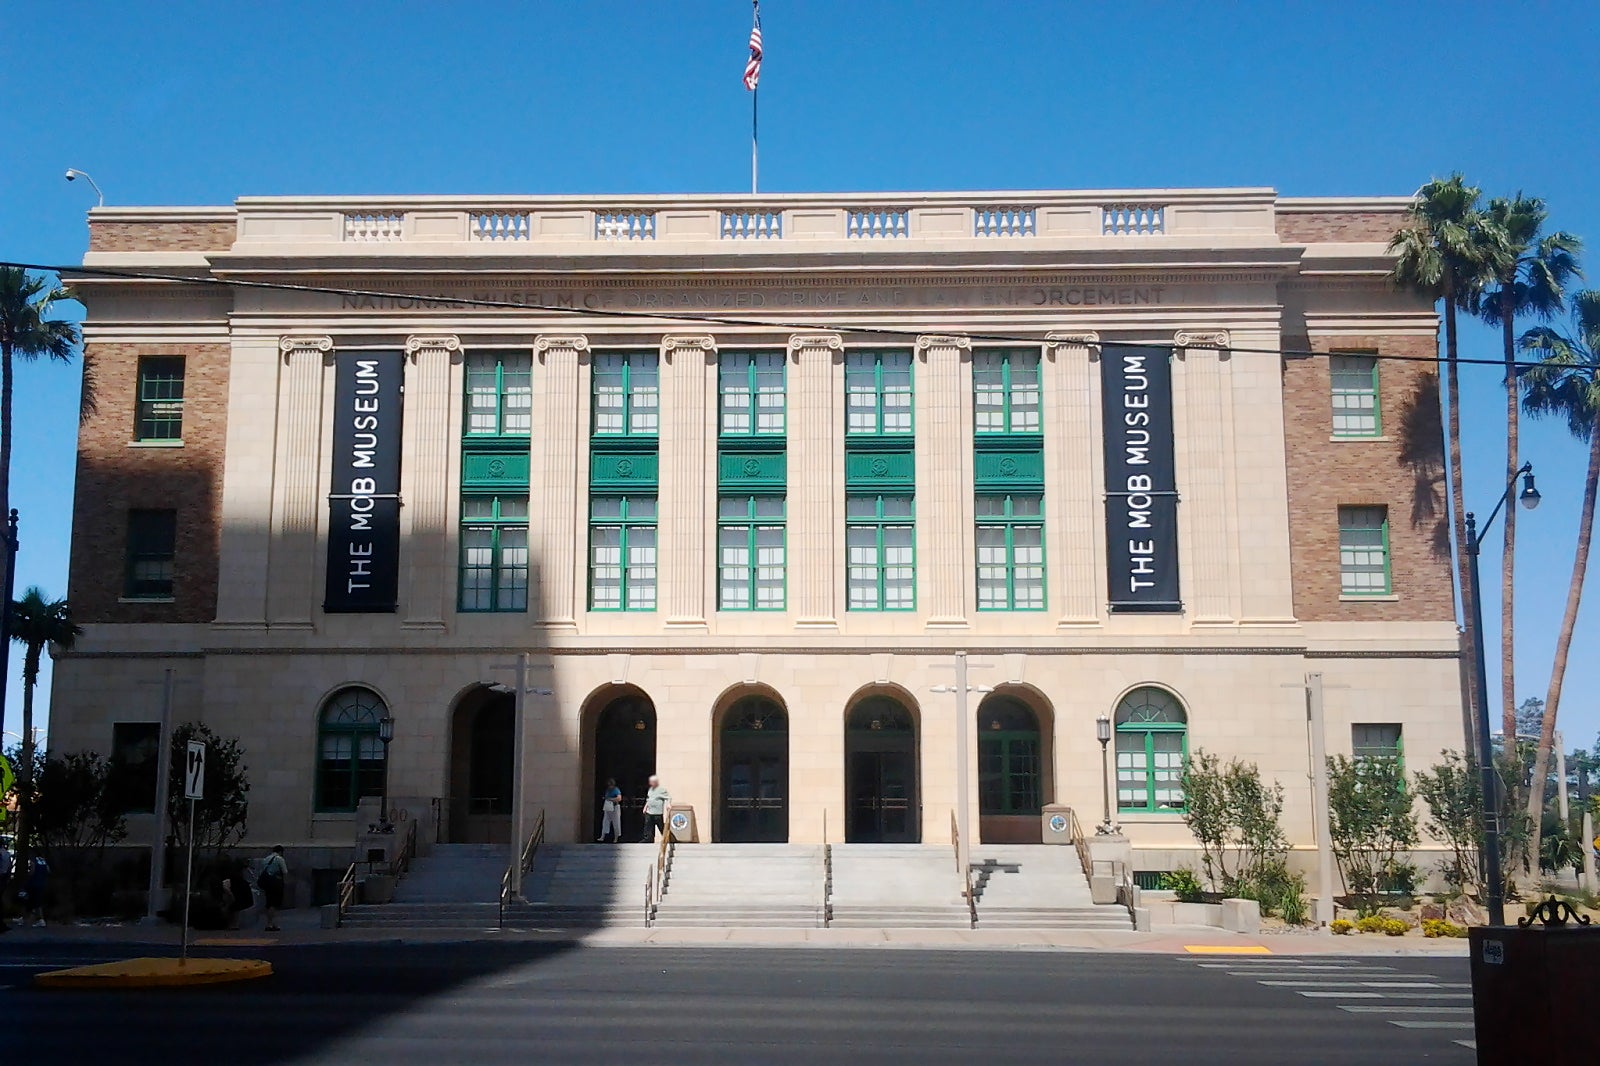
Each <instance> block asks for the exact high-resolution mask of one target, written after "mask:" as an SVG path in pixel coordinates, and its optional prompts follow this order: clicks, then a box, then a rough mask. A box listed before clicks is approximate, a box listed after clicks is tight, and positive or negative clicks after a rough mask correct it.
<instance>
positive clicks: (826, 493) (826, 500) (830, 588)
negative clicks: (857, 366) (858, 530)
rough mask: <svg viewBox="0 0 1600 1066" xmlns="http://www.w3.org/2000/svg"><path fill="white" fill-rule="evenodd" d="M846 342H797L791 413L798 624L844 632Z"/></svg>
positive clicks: (820, 337) (805, 337) (793, 344)
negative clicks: (842, 516) (843, 410)
mask: <svg viewBox="0 0 1600 1066" xmlns="http://www.w3.org/2000/svg"><path fill="white" fill-rule="evenodd" d="M843 357H844V339H843V338H842V337H840V336H839V335H838V334H837V333H808V334H799V335H796V336H794V337H790V338H789V358H790V361H791V362H792V363H793V365H794V368H793V371H792V376H791V378H790V381H791V382H792V386H791V391H790V394H791V397H792V400H793V402H792V403H791V405H790V416H789V422H788V425H789V441H788V446H789V485H788V494H789V495H788V514H789V529H788V537H789V551H788V558H789V588H790V589H791V590H792V591H793V602H792V603H791V604H790V606H791V608H792V609H793V610H794V612H795V625H796V626H797V627H798V628H801V629H832V628H837V626H838V624H839V621H838V598H839V595H838V590H839V589H840V588H841V587H842V585H843V581H844V577H843V575H844V559H843V556H842V555H841V552H842V550H843V534H842V530H843V526H842V523H841V521H840V507H841V506H842V504H841V499H840V497H841V496H842V494H843V491H844V453H843V451H842V449H841V448H840V447H839V441H840V440H842V439H843V437H844V434H843V431H842V429H841V427H840V419H841V417H842V415H841V408H842V407H843V406H844V386H843V382H842V381H841V380H840V368H841V366H842V360H843Z"/></svg>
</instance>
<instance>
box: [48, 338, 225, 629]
mask: <svg viewBox="0 0 1600 1066" xmlns="http://www.w3.org/2000/svg"><path fill="white" fill-rule="evenodd" d="M228 352H229V349H228V346H227V345H226V344H172V345H154V344H90V345H87V346H86V348H85V351H84V364H85V366H86V368H88V369H89V370H90V371H92V373H93V374H94V377H95V389H96V395H97V398H98V405H97V406H98V410H97V411H96V412H95V413H94V414H93V415H91V416H90V417H89V419H88V420H87V421H85V422H84V423H83V425H82V426H81V427H80V429H79V432H78V480H77V491H76V499H75V500H74V504H73V513H72V559H71V563H70V570H69V576H68V596H69V598H70V600H71V602H72V607H73V617H74V618H76V619H77V620H78V621H80V622H85V623H92V622H209V621H211V620H212V619H213V618H215V617H216V606H217V553H218V540H219V536H220V526H221V523H220V515H221V511H222V459H223V450H224V448H225V447H226V432H227V420H228ZM147 355H182V356H185V357H186V359H185V364H184V383H183V384H184V397H183V446H182V447H139V446H134V445H132V444H131V443H130V442H131V441H133V439H134V399H135V395H136V390H137V384H138V365H139V358H140V357H141V356H147ZM131 508H151V509H165V508H173V509H175V510H176V511H177V517H178V536H177V558H176V561H175V573H174V580H173V602H171V603H124V602H121V597H122V592H123V576H124V559H125V555H124V548H125V540H126V535H127V522H128V511H129V509H131Z"/></svg>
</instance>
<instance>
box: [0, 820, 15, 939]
mask: <svg viewBox="0 0 1600 1066" xmlns="http://www.w3.org/2000/svg"><path fill="white" fill-rule="evenodd" d="M15 862H16V860H15V859H13V858H12V857H11V849H10V848H9V847H7V846H6V838H5V837H0V933H3V932H5V931H6V930H8V929H10V928H11V927H10V926H9V925H7V924H6V892H7V891H9V890H10V888H11V867H12V865H13V864H14V863H15Z"/></svg>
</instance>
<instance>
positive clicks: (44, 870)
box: [22, 855, 50, 928]
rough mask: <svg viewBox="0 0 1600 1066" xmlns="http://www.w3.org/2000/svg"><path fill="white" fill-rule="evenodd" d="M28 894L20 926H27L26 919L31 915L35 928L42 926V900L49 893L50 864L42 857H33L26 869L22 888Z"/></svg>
mask: <svg viewBox="0 0 1600 1066" xmlns="http://www.w3.org/2000/svg"><path fill="white" fill-rule="evenodd" d="M22 888H23V891H24V892H26V893H27V894H28V902H27V905H26V906H25V907H24V908H23V910H22V925H23V927H24V928H26V927H27V925H28V917H29V916H30V915H33V916H34V917H35V919H36V920H35V921H34V922H33V924H34V925H35V926H40V927H42V926H43V925H44V900H45V893H47V892H49V891H50V864H49V863H47V862H45V861H44V856H43V855H35V856H34V857H33V861H32V863H31V864H30V865H29V867H28V880H27V882H26V883H24V885H23V886H22Z"/></svg>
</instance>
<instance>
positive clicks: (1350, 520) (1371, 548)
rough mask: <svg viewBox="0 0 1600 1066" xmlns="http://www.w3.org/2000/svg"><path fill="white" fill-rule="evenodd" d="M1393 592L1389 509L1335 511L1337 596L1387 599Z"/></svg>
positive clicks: (1342, 508)
mask: <svg viewBox="0 0 1600 1066" xmlns="http://www.w3.org/2000/svg"><path fill="white" fill-rule="evenodd" d="M1393 589H1394V577H1393V574H1392V573H1391V571H1390V554H1389V508H1387V507H1383V506H1365V507H1340V508H1339V593H1340V595H1343V596H1387V595H1389V594H1390V593H1391V592H1392V591H1393Z"/></svg>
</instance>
